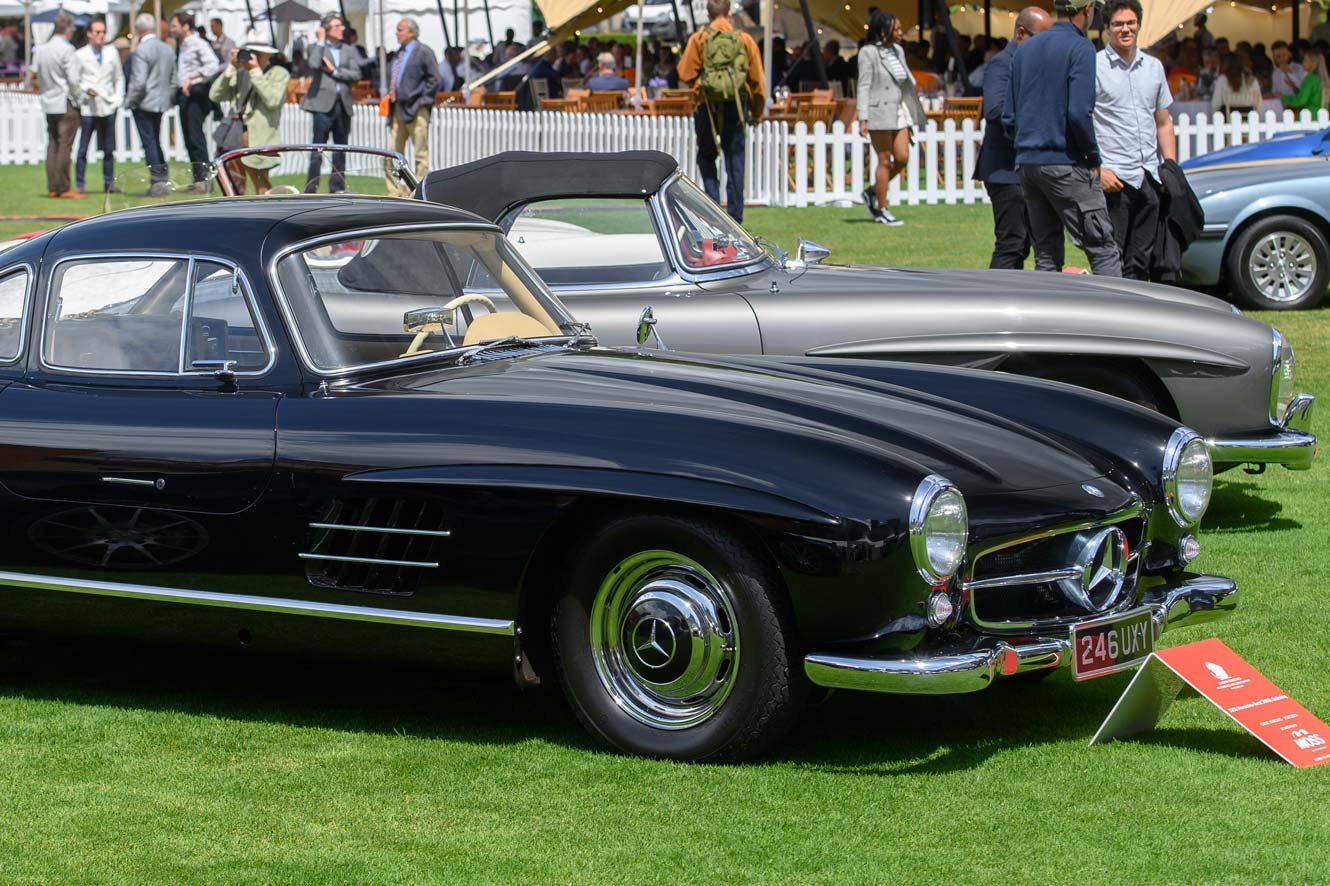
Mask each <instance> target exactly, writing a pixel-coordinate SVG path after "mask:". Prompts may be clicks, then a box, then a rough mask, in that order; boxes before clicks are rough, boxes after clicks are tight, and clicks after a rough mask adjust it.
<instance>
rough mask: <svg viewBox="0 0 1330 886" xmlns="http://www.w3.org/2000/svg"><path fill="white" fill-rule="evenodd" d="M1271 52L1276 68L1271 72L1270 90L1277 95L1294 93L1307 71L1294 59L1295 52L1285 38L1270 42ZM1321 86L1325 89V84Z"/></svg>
mask: <svg viewBox="0 0 1330 886" xmlns="http://www.w3.org/2000/svg"><path fill="white" fill-rule="evenodd" d="M1270 54H1271V56H1273V61H1274V63H1275V69H1274V70H1273V71H1271V72H1270V91H1271V92H1273V93H1274V94H1275V95H1293V94H1294V93H1296V92H1297V91H1298V87H1299V86H1301V85H1302V78H1303V77H1306V76H1307V72H1306V71H1304V70H1303V69H1302V65H1300V64H1298V63H1297V62H1295V61H1294V60H1293V53H1292V51H1290V50H1289V48H1288V44H1287V43H1285V42H1284V41H1283V40H1276V41H1275V42H1274V43H1271V44H1270ZM1321 88H1322V89H1324V88H1325V84H1322V85H1321Z"/></svg>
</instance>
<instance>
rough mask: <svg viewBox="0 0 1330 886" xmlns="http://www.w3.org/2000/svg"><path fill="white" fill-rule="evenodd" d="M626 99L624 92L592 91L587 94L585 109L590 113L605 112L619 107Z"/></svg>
mask: <svg viewBox="0 0 1330 886" xmlns="http://www.w3.org/2000/svg"><path fill="white" fill-rule="evenodd" d="M627 101H628V93H626V92H593V93H591V94H589V95H588V96H587V99H586V109H587V110H588V111H590V112H592V113H605V112H608V111H617V110H619V109H621V108H622V107H623V106H624V105H625V104H626V103H627Z"/></svg>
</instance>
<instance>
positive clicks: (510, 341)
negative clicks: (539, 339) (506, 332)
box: [457, 335, 526, 366]
mask: <svg viewBox="0 0 1330 886" xmlns="http://www.w3.org/2000/svg"><path fill="white" fill-rule="evenodd" d="M525 340H526V339H523V338H521V337H520V336H516V335H510V336H508V337H507V338H496V339H495V340H494V341H487V342H485V343H484V344H483V345H476V346H475V347H473V348H471V349H469V350H466V351H463V352H462V353H461V354H458V355H457V365H458V366H465V365H466V364H468V363H470V362H471V361H472V360H473V359H475V357H476V355H477V354H483V353H484V352H485V351H492V350H494V349H495V348H506V347H510V346H512V345H515V344H521V343H522V342H524V341H525Z"/></svg>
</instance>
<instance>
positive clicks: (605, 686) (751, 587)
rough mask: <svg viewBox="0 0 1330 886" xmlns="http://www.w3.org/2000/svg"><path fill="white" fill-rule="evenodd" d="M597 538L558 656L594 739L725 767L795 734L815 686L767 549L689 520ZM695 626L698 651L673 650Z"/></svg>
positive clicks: (638, 520) (560, 610)
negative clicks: (809, 685) (807, 677)
mask: <svg viewBox="0 0 1330 886" xmlns="http://www.w3.org/2000/svg"><path fill="white" fill-rule="evenodd" d="M587 538H588V539H589V541H588V543H587V544H586V546H585V548H584V549H583V550H582V551H581V553H580V555H579V556H578V558H577V561H576V562H575V563H574V564H573V566H572V567H571V569H570V571H569V574H568V577H567V582H566V584H565V586H564V589H563V591H562V593H561V595H560V597H559V600H558V604H557V606H556V607H555V610H554V616H553V619H552V637H551V646H552V649H553V652H554V661H555V664H556V666H557V669H558V672H559V678H560V681H561V682H562V684H563V688H564V692H565V694H566V695H567V697H568V701H569V704H570V705H571V706H572V708H573V711H574V712H575V713H576V714H577V716H578V718H579V719H580V720H581V721H582V722H583V724H584V725H585V726H586V727H587V729H588V730H590V731H591V732H592V734H594V735H597V736H599V737H600V738H602V739H604V740H605V741H607V742H609V743H610V744H611V745H613V746H615V747H617V748H619V749H620V750H623V751H626V752H628V753H631V754H640V755H643V756H650V757H664V758H669V759H675V760H695V761H717V762H718V761H732V760H741V759H747V758H750V757H753V756H755V755H757V754H759V753H761V752H762V751H763V750H765V749H766V748H768V747H769V746H770V745H771V744H772V742H774V741H775V740H776V739H777V738H779V737H780V736H781V735H782V734H784V733H785V731H786V730H787V729H788V728H789V727H790V725H791V724H792V723H793V722H794V720H795V719H796V717H797V716H798V714H799V711H800V710H801V709H802V707H803V702H804V699H805V697H806V694H807V683H806V680H805V678H804V675H803V668H802V662H801V656H800V655H799V652H798V642H797V639H796V636H795V632H794V630H793V618H792V615H791V613H790V610H789V606H788V602H787V601H786V599H785V596H784V592H783V590H782V588H781V586H780V580H779V577H778V576H777V574H776V572H775V569H774V567H773V566H772V565H771V564H770V562H769V561H768V559H767V558H765V557H763V556H762V554H761V552H760V551H759V550H757V549H755V548H753V547H752V546H750V545H748V544H746V543H744V542H743V541H742V540H741V539H739V538H737V537H736V536H735V535H734V534H733V533H731V532H728V531H726V530H725V529H723V528H721V527H719V526H716V525H714V524H712V523H709V522H704V521H701V520H693V519H688V518H683V517H668V516H645V515H642V516H629V517H625V518H621V519H617V520H612V521H608V522H605V523H603V524H601V525H599V526H596V527H592V529H591V531H590V532H589V533H588V535H587ZM680 601H685V602H686V603H687V605H676V604H679V602H680ZM690 607H691V611H692V612H693V615H688V614H687V612H688V611H690ZM699 613H703V614H704V615H703V616H699V615H698V614H699ZM689 626H691V627H692V628H694V629H698V630H699V631H700V635H701V636H702V637H703V638H704V640H703V642H702V643H701V646H699V645H698V643H697V642H692V641H690V644H689V646H688V647H686V648H685V647H683V646H682V644H678V643H677V642H676V637H682V636H686V635H685V634H684V633H682V631H683V629H684V628H685V627H689ZM699 626H700V627H699ZM726 630H728V633H726ZM665 647H668V649H666V648H665ZM727 648H729V649H730V651H729V652H726V649H727ZM685 653H686V654H685ZM644 675H647V676H644ZM648 677H649V678H650V679H648ZM671 681H674V682H675V683H677V684H678V685H672V683H671ZM657 693H660V694H659V695H658V694H657ZM669 693H680V695H678V696H669V695H668V694H669Z"/></svg>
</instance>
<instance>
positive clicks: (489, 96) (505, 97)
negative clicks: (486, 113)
mask: <svg viewBox="0 0 1330 886" xmlns="http://www.w3.org/2000/svg"><path fill="white" fill-rule="evenodd" d="M480 106H481V107H482V108H487V109H489V110H492V111H516V110H517V93H516V92H487V93H485V94H484V95H483V96H481V98H480Z"/></svg>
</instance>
